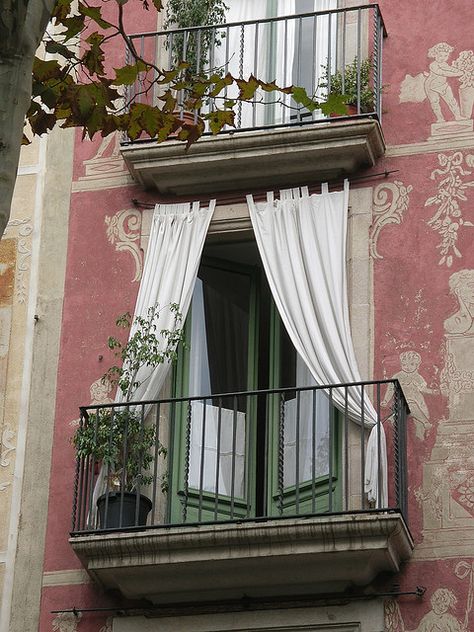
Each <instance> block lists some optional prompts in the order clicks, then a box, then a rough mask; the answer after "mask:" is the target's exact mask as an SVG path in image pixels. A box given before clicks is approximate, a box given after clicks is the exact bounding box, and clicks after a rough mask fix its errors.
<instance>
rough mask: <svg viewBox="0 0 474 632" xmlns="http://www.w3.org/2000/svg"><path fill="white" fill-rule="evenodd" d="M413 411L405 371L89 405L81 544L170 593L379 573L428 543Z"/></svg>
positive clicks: (284, 585)
mask: <svg viewBox="0 0 474 632" xmlns="http://www.w3.org/2000/svg"><path fill="white" fill-rule="evenodd" d="M351 393H353V394H354V393H356V394H357V398H358V400H359V401H360V411H359V413H360V414H359V415H358V421H359V423H356V422H355V421H354V420H353V419H352V418H351V416H350V415H349V411H348V407H347V402H348V400H349V399H352V397H351V395H350V394H351ZM382 396H383V399H382ZM369 399H371V400H372V402H373V403H374V409H375V419H376V422H375V428H378V429H380V428H381V426H382V425H383V426H384V428H385V430H386V435H387V443H388V468H387V469H385V467H384V461H383V458H382V453H383V442H384V439H383V436H382V433H379V434H377V435H376V437H377V438H376V441H375V443H374V442H372V444H371V445H372V447H371V448H370V450H369V448H368V445H367V437H368V430H369V429H368V424H367V421H366V420H367V417H366V411H367V410H368V408H367V402H368V400H369ZM388 401H390V402H391V404H390V406H388V405H387V402H388ZM341 403H342V405H341ZM372 410H373V409H372ZM407 413H408V407H407V404H406V401H405V398H404V396H403V393H402V391H401V389H400V386H399V384H398V382H397V381H396V380H395V381H390V380H385V381H383V382H365V383H357V384H343V385H331V386H325V387H307V388H292V389H272V390H265V391H252V392H246V393H231V394H221V395H209V396H207V397H191V398H173V399H166V400H161V401H154V402H141V403H137V404H125V405H120V404H110V405H104V406H92V407H87V408H82V409H81V426H80V430H79V433H81V435H82V437H83V441H82V443H81V444H80V445H79V444H77V447H78V448H79V449H78V457H79V458H78V461H77V470H76V484H75V490H76V492H75V497H74V507H73V526H72V534H71V536H72V537H71V540H70V542H71V545H72V547H73V549H74V551H75V552H76V554H77V555H78V556H79V558H80V559H81V561H82V563H83V564H84V566H85V568H86V569H87V571H88V572H89V573H90V575H91V576H92V577H93V579H94V580H95V581H97V582H99V583H100V584H101V585H102V586H103V587H105V588H106V589H118V590H119V591H120V592H121V593H122V594H123V595H124V596H125V597H128V598H134V599H137V598H138V599H140V598H144V599H149V600H151V601H153V602H155V603H156V602H159V603H161V604H163V603H167V602H169V603H172V602H179V601H181V602H186V601H198V600H221V599H235V598H241V597H242V596H244V595H247V596H249V597H262V596H263V597H272V596H278V595H304V594H308V593H311V594H315V593H317V592H329V591H343V590H345V589H347V588H351V587H352V588H353V587H356V586H365V585H367V584H369V583H370V582H371V581H372V580H374V579H375V577H376V576H377V575H378V574H379V573H381V572H392V573H393V572H397V571H398V570H399V568H400V565H401V563H402V562H403V560H405V559H407V558H408V557H410V555H411V552H412V549H413V541H412V539H411V536H410V533H409V530H408V527H407V522H406V519H407V476H406V416H407ZM364 420H365V423H364ZM76 443H77V442H76ZM93 446H95V447H93ZM368 461H371V463H372V468H371V471H369V470H368V468H367V463H368ZM385 476H387V480H388V494H387V496H385V493H384V491H383V484H382V482H383V479H384V477H385ZM367 478H372V481H374V480H375V481H377V482H378V485H377V491H376V492H375V494H372V495H371V494H370V493H368V486H367ZM322 569H324V570H323V572H321V571H322Z"/></svg>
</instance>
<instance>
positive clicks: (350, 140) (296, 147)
mask: <svg viewBox="0 0 474 632" xmlns="http://www.w3.org/2000/svg"><path fill="white" fill-rule="evenodd" d="M384 151H385V144H384V140H383V135H382V130H381V128H380V125H379V123H378V121H376V120H374V119H368V118H367V119H364V118H357V119H344V120H331V121H328V122H324V123H316V124H313V125H306V126H302V127H287V128H281V129H274V130H259V131H249V132H238V133H237V132H236V133H228V134H221V135H219V136H213V137H210V136H204V137H202V138H201V139H200V140H199V141H198V142H197V143H195V144H194V145H193V146H192V147H191V148H190V149H189V150H187V151H186V150H185V145H184V143H182V142H178V141H167V142H165V143H161V144H157V143H156V142H154V141H149V142H138V143H132V144H130V145H123V146H122V148H121V152H122V156H123V158H124V160H125V162H126V164H127V166H128V168H129V170H130V173H131V174H132V176H133V177H134V179H135V180H136V181H137V182H138V183H139V184H141V185H142V186H144V187H145V188H146V189H155V190H156V189H157V190H158V191H159V192H160V193H167V194H169V193H171V194H175V195H188V194H199V193H210V194H214V193H217V192H220V191H237V190H242V189H252V188H257V189H261V188H267V187H278V188H282V187H288V186H294V185H301V184H310V183H312V182H320V181H322V180H326V179H327V180H331V179H334V178H340V177H343V176H346V175H350V174H351V173H354V172H357V171H360V170H362V169H366V168H370V167H373V166H374V165H375V163H376V160H377V158H379V157H380V156H382V155H383V153H384Z"/></svg>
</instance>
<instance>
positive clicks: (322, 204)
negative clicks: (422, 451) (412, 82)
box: [247, 181, 387, 507]
mask: <svg viewBox="0 0 474 632" xmlns="http://www.w3.org/2000/svg"><path fill="white" fill-rule="evenodd" d="M247 201H248V206H249V211H250V217H251V220H252V225H253V229H254V233H255V239H256V241H257V245H258V249H259V252H260V256H261V258H262V261H263V265H264V268H265V273H266V275H267V278H268V283H269V285H270V289H271V291H272V295H273V299H274V301H275V304H276V306H277V308H278V311H279V313H280V317H281V319H282V321H283V323H284V325H285V327H286V329H287V331H288V335H289V336H290V339H291V341H292V342H293V345H294V347H295V349H296V351H297V352H298V353H299V355H300V356H301V358H302V359H303V361H304V362H305V364H306V365H307V366H308V368H309V370H310V371H311V373H312V375H313V377H314V379H315V380H316V382H317V383H318V384H321V385H329V384H338V383H348V382H358V381H360V375H359V370H358V367H357V360H356V357H355V353H354V348H353V344H352V337H351V331H350V323H349V307H348V302H347V279H346V235H347V215H348V201H349V184H348V182H347V181H346V182H345V185H344V189H343V190H342V191H337V192H333V193H329V192H328V187H327V185H323V187H322V193H321V194H320V195H311V196H310V195H309V193H308V190H307V189H302V191H301V192H300V190H299V189H296V190H293V191H286V192H285V191H282V192H281V193H280V199H279V200H274V198H273V194H272V193H268V194H267V201H266V202H264V203H261V204H256V203H255V202H254V201H253V198H252V196H251V195H249V196H247ZM333 399H334V403H335V404H336V405H337V406H338V407H339V408H341V409H342V410H344V408H345V394H344V390H343V389H341V390H333ZM347 407H348V412H349V415H350V416H351V418H352V419H354V420H355V421H357V422H359V423H361V412H362V410H363V413H364V423H365V424H366V425H367V426H374V428H375V435H374V436H375V446H377V447H378V446H379V445H380V448H381V449H380V456H381V458H380V469H381V471H382V475H381V477H380V478H381V479H382V481H381V482H382V485H381V486H380V485H379V475H378V471H379V467H378V450H370V451H369V450H368V451H367V463H366V466H367V467H366V472H365V474H366V489H365V491H366V493H367V495H368V498H369V500H372V501H375V502H377V504H378V505H380V506H382V507H384V506H386V504H387V474H386V462H387V461H386V442H385V436H384V431H383V427H382V425H381V424H377V423H376V422H377V417H376V413H375V410H374V408H373V407H372V405H371V403H370V401H369V400H368V398H365V403H364V406H363V407H362V402H361V391H360V389H359V388H355V387H352V388H350V389H348V402H347ZM379 428H380V439H379V440H378V439H377V435H378V433H377V429H379ZM373 432H374V431H372V433H373ZM373 445H374V438H372V439H371V446H373ZM374 458H375V460H376V461H375V463H374Z"/></svg>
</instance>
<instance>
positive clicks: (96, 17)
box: [79, 2, 112, 29]
mask: <svg viewBox="0 0 474 632" xmlns="http://www.w3.org/2000/svg"><path fill="white" fill-rule="evenodd" d="M79 13H80V14H81V15H84V16H85V17H88V18H91V20H93V21H94V22H95V23H96V24H97V26H100V28H101V29H109V28H111V26H112V24H110V22H107V20H104V19H103V18H102V13H101V9H100V7H88V6H86V5H85V4H83V3H82V2H79Z"/></svg>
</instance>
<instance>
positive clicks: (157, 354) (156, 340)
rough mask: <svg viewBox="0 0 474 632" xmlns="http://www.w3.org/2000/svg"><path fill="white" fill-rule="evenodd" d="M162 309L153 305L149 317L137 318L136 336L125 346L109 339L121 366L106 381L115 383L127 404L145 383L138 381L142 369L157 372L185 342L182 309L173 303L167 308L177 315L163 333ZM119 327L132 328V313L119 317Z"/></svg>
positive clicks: (110, 373)
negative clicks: (155, 370) (180, 344)
mask: <svg viewBox="0 0 474 632" xmlns="http://www.w3.org/2000/svg"><path fill="white" fill-rule="evenodd" d="M162 309H164V308H162ZM162 309H160V307H159V306H158V305H152V306H151V307H150V308H149V309H148V312H147V315H146V317H143V316H136V317H135V321H134V323H133V324H134V327H133V333H132V335H131V336H130V338H129V339H128V342H127V343H126V344H122V343H121V342H120V340H119V339H118V338H116V337H115V336H110V337H109V339H108V341H107V345H108V347H109V349H112V350H113V351H114V353H115V355H116V356H117V357H119V358H120V359H121V360H122V364H121V365H120V366H117V365H114V366H112V367H110V369H108V371H107V372H106V374H105V375H104V379H106V380H108V381H109V382H110V383H111V384H116V385H117V386H118V388H119V389H120V390H121V391H122V394H123V396H124V399H125V401H127V402H128V401H130V400H131V399H132V397H133V393H134V392H135V391H136V390H137V388H138V387H139V386H141V384H142V381H140V380H139V379H138V375H139V371H140V369H142V368H143V367H149V368H150V369H154V368H155V367H157V366H158V365H159V364H163V363H165V362H174V361H175V360H176V348H177V346H178V344H179V343H180V342H181V341H182V339H183V330H182V329H181V328H180V323H181V320H182V316H181V313H180V311H179V306H178V305H177V304H176V303H171V305H169V306H167V308H166V309H169V310H170V311H171V313H172V314H174V323H173V328H172V329H171V330H169V329H161V330H160V329H159V320H160V314H161V312H162ZM116 325H117V327H120V328H122V329H129V328H130V327H131V325H132V317H131V316H130V313H129V312H125V314H122V315H121V316H119V317H118V318H117V320H116Z"/></svg>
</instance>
